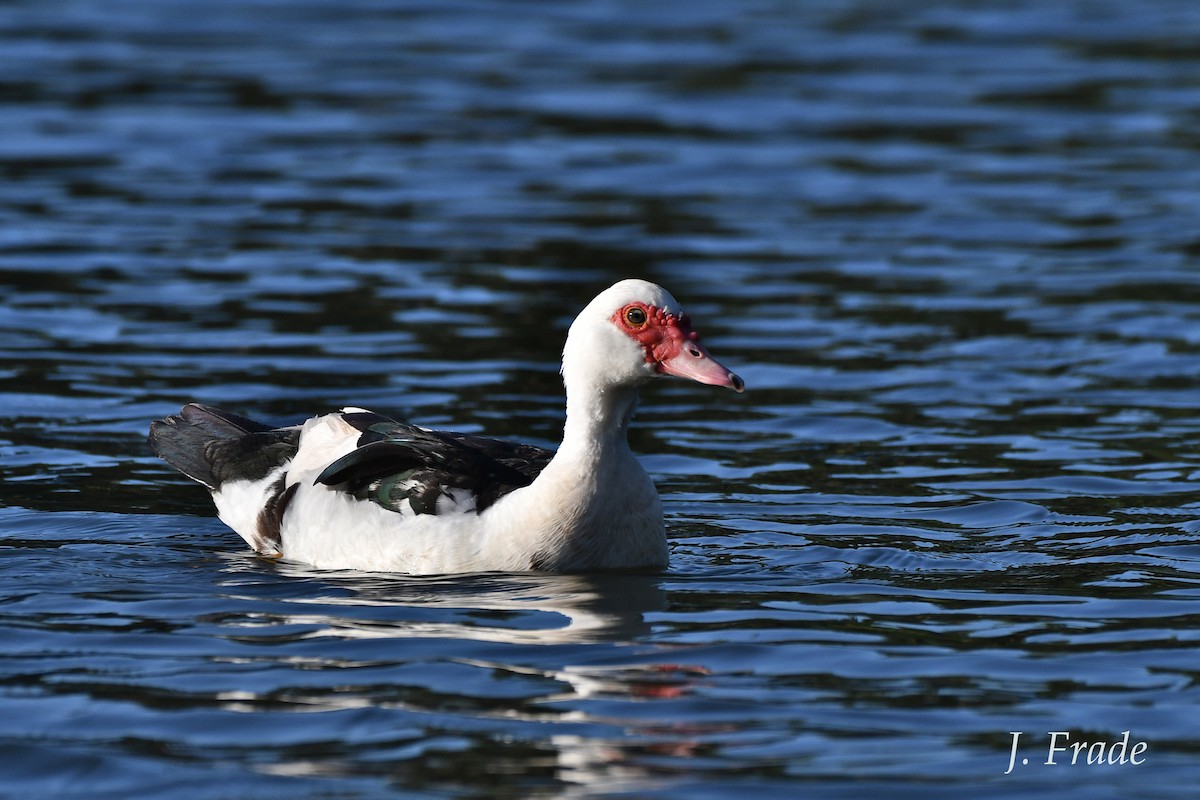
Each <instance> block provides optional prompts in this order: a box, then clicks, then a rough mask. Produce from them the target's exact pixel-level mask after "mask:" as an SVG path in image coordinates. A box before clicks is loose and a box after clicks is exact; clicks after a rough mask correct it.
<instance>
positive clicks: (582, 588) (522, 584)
mask: <svg viewBox="0 0 1200 800" xmlns="http://www.w3.org/2000/svg"><path fill="white" fill-rule="evenodd" d="M279 569H280V570H281V571H282V572H283V574H285V575H287V576H288V577H289V578H309V579H311V580H314V581H315V583H316V585H315V587H314V589H313V591H311V592H305V594H304V595H303V596H302V597H296V598H293V599H291V600H290V601H289V602H288V606H289V608H290V610H289V611H288V612H286V613H285V614H284V616H283V618H280V619H276V620H275V622H277V623H286V624H302V625H315V626H317V630H314V631H311V632H309V633H308V634H306V636H312V637H323V636H331V637H335V638H347V639H410V638H419V639H424V638H439V639H441V638H444V639H452V640H473V641H485V642H508V643H512V644H539V645H540V644H550V645H554V644H571V643H579V644H591V643H596V642H613V641H615V642H623V641H636V640H638V639H640V638H642V637H644V636H646V635H647V634H649V633H650V632H651V626H650V623H649V622H647V621H646V619H645V615H646V614H648V613H652V612H656V611H662V610H664V609H665V608H666V607H667V601H666V595H665V593H664V592H663V590H662V588H661V587H660V586H659V579H657V578H655V577H654V576H651V575H628V574H620V573H611V574H610V573H598V574H593V575H545V574H539V573H524V574H519V573H511V574H487V575H469V576H445V577H438V578H412V579H403V580H397V579H395V578H388V577H385V576H378V577H376V576H371V575H362V574H361V573H350V572H346V573H340V574H338V573H328V572H322V573H317V574H314V573H312V572H310V571H308V570H307V569H306V568H305V567H302V566H299V565H292V564H286V563H280V564H279ZM240 582H241V581H239V583H240Z"/></svg>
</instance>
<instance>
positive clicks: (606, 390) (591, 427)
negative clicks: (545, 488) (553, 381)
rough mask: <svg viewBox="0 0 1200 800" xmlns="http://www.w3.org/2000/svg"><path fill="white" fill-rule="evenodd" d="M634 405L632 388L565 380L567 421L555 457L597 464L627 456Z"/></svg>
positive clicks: (635, 389) (633, 389)
mask: <svg viewBox="0 0 1200 800" xmlns="http://www.w3.org/2000/svg"><path fill="white" fill-rule="evenodd" d="M572 383H574V384H575V385H571V384H572ZM637 403H638V391H637V387H634V386H620V387H614V386H608V387H597V386H594V385H592V384H591V382H590V381H589V382H586V383H584V382H582V381H574V382H572V381H568V384H567V421H566V424H565V425H564V426H563V440H562V445H560V446H559V450H558V456H557V457H561V458H569V459H572V460H576V459H579V460H584V461H593V460H595V461H599V460H601V459H607V458H611V457H612V456H613V455H615V454H625V453H628V452H629V443H628V441H627V436H628V432H629V422H630V420H632V419H633V412H634V411H635V410H636V409H637Z"/></svg>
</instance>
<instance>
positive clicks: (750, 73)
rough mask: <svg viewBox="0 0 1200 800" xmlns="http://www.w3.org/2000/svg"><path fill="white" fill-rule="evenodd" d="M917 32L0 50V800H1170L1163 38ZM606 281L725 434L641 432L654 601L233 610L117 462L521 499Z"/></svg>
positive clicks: (223, 566)
mask: <svg viewBox="0 0 1200 800" xmlns="http://www.w3.org/2000/svg"><path fill="white" fill-rule="evenodd" d="M918 5H919V7H918V8H915V9H914V8H913V7H912V4H908V3H892V2H885V3H865V2H863V3H855V2H849V0H847V1H845V2H835V1H833V0H831V1H830V2H820V3H799V2H796V3H788V2H765V1H764V2H745V3H737V4H730V3H724V2H716V1H715V0H713V1H712V2H706V1H705V0H687V2H682V0H680V1H679V2H674V1H672V2H658V3H653V4H645V3H632V2H630V3H605V2H573V3H534V2H529V3H508V4H497V3H485V2H451V3H429V4H413V3H399V4H392V3H383V2H371V1H370V0H356V1H355V2H350V3H345V2H341V3H333V2H327V1H325V0H310V1H309V2H290V3H275V2H265V1H263V2H243V1H241V0H239V1H238V2H232V1H230V2H220V1H218V2H211V3H205V4H203V6H197V5H196V4H194V3H184V2H167V1H164V2H157V3H144V2H108V3H103V4H92V3H87V2H82V0H79V2H67V1H65V0H64V2H49V3H47V2H33V0H26V1H25V2H13V3H9V4H6V5H5V6H4V7H3V8H0V48H2V51H3V52H4V53H5V71H4V75H3V77H2V78H0V286H2V287H3V300H2V302H0V351H2V353H3V362H2V364H0V464H2V465H3V469H4V474H5V484H4V495H3V507H2V508H0V531H2V533H0V536H2V545H3V551H2V552H3V558H2V559H0V627H2V632H0V641H2V642H3V644H2V645H0V709H2V710H3V713H0V752H3V756H2V760H0V776H2V777H3V781H2V782H0V787H2V788H0V795H3V796H5V797H14V798H18V797H35V796H36V797H50V796H53V797H63V798H76V797H78V798H85V797H86V798H110V797H111V798H127V797H167V798H181V797H186V798H189V799H191V798H233V797H238V798H244V797H337V798H360V797H361V798H374V797H389V796H427V797H448V796H455V797H459V796H462V797H546V796H556V797H577V796H605V795H625V796H632V797H649V796H655V797H674V798H688V800H693V798H731V797H742V796H745V795H746V794H747V793H751V792H752V793H754V794H755V795H757V796H761V797H780V798H791V797H798V796H820V797H874V796H879V795H880V794H881V793H884V792H886V793H887V794H888V795H889V796H893V797H913V798H938V797H946V798H959V797H963V796H965V795H966V794H968V793H970V794H971V796H975V797H986V798H993V797H1013V796H1021V797H1044V798H1056V799H1058V798H1068V799H1071V798H1080V799H1081V800H1082V799H1083V798H1087V799H1088V800H1090V799H1091V798H1126V797H1133V796H1138V797H1159V798H1177V797H1191V796H1192V795H1193V792H1194V786H1195V784H1196V783H1197V781H1198V780H1200V723H1198V722H1197V720H1198V719H1200V713H1198V712H1200V690H1198V689H1197V685H1196V684H1197V676H1198V674H1200V673H1198V672H1197V664H1200V643H1198V639H1200V632H1198V631H1200V629H1198V627H1197V622H1198V621H1200V540H1198V538H1197V528H1198V527H1200V506H1198V504H1197V502H1196V500H1195V494H1196V487H1197V486H1198V485H1200V483H1198V481H1200V459H1198V458H1197V456H1196V454H1195V453H1196V444H1197V441H1198V440H1200V400H1198V399H1197V392H1196V388H1197V378H1196V375H1197V374H1200V273H1198V272H1197V269H1196V264H1195V262H1196V258H1197V255H1198V254H1200V234H1198V233H1197V230H1198V228H1197V222H1196V221H1197V219H1198V218H1200V214H1198V212H1200V136H1198V135H1197V130H1200V6H1197V5H1196V4H1195V3H1194V2H1190V0H1178V1H1177V2H1168V1H1167V0H1163V1H1161V2H1143V3H1120V2H1103V0H1098V1H1097V2H1083V0H1079V1H1078V2H1062V3H1054V4H1047V3H1044V2H1037V3H1034V2H1017V3H975V2H963V1H962V0H958V1H957V2H956V1H954V0H946V2H938V3H928V4H918ZM630 275H636V276H641V277H646V278H649V279H652V280H656V281H659V282H661V283H663V284H665V285H666V286H668V287H669V288H670V289H671V290H672V291H673V292H674V293H675V294H676V295H677V296H678V297H679V298H680V299H681V300H682V301H683V302H684V303H685V304H686V306H687V307H688V309H689V310H690V312H691V314H692V316H693V318H694V319H695V321H696V324H697V326H698V328H699V329H700V330H701V331H702V332H703V333H704V335H705V342H706V344H708V345H709V346H710V348H711V349H712V351H713V352H714V354H715V355H717V357H719V358H721V359H722V360H723V361H725V362H726V363H728V364H729V365H730V366H731V367H732V368H734V369H735V370H737V371H738V372H739V373H740V374H741V375H743V377H745V378H746V381H747V384H748V386H749V391H748V392H747V394H745V395H740V396H739V395H734V394H733V393H730V392H718V391H713V390H709V389H706V388H704V387H699V386H693V385H685V384H683V383H666V382H663V383H662V384H660V385H656V386H654V387H652V388H651V389H650V390H649V391H647V392H646V393H645V396H644V400H643V407H642V410H641V412H640V414H639V417H638V421H637V428H636V431H635V432H634V434H633V437H632V438H633V445H634V447H635V449H636V450H637V451H638V452H639V453H641V454H643V456H644V461H645V463H646V465H647V467H648V469H649V470H650V471H651V473H652V474H653V475H654V476H655V478H656V479H657V482H658V484H659V487H660V491H661V493H662V495H663V499H664V504H665V507H666V510H667V515H668V524H669V528H670V537H671V545H672V564H671V569H670V571H669V572H668V573H666V574H664V575H661V576H631V575H624V576H623V575H607V576H591V577H589V576H554V575H549V576H547V575H473V576H456V577H438V578H406V577H403V576H388V575H372V574H352V573H322V572H317V571H312V570H308V569H305V568H303V567H300V566H296V565H291V564H287V563H277V562H271V561H268V560H263V559H259V558H256V557H254V556H253V555H252V554H250V553H248V552H247V551H246V549H245V548H244V547H243V546H242V545H241V543H240V541H239V540H238V539H237V538H236V536H235V535H234V534H232V533H231V532H229V531H228V530H226V529H225V528H224V527H223V526H222V525H221V524H220V523H219V522H217V521H216V520H215V519H214V518H213V514H212V511H211V509H210V506H209V503H208V499H207V496H206V495H205V493H204V492H203V491H201V490H199V489H198V488H196V487H194V486H192V485H190V484H188V483H187V482H186V481H184V480H183V479H182V478H179V477H178V476H176V475H174V474H173V473H171V471H170V470H169V469H168V468H167V467H166V466H165V465H163V464H161V463H160V462H158V461H157V460H156V459H154V458H153V457H152V456H150V454H149V453H148V451H147V449H146V447H145V445H144V434H145V431H146V428H147V425H148V423H149V421H150V420H151V419H153V418H156V417H160V416H163V415H166V414H168V413H172V412H173V411H175V410H176V409H177V408H178V406H179V405H180V404H181V403H183V402H185V401H188V400H202V401H204V402H208V403H211V404H214V405H218V406H222V407H226V408H230V409H231V410H236V411H238V412H241V413H244V414H249V415H252V416H258V417H263V418H266V419H269V420H273V421H279V422H290V421H294V420H297V419H301V418H303V417H305V416H308V415H309V414H311V413H313V412H315V411H318V410H328V409H331V408H335V407H337V406H339V405H341V404H345V403H354V404H360V405H367V406H370V407H374V408H377V409H379V410H382V411H391V412H394V413H396V414H398V415H401V416H403V417H404V418H407V419H409V420H412V421H415V422H418V423H421V424H425V425H433V426H445V427H451V428H455V429H459V430H468V431H480V432H484V433H486V434H489V435H493V436H502V437H513V438H521V439H525V440H528V441H532V442H535V443H539V444H544V445H552V444H554V443H555V442H556V441H557V436H558V434H559V431H560V426H561V415H562V411H561V404H562V398H561V394H560V391H561V389H560V385H559V379H558V375H557V356H558V352H559V348H560V347H561V340H562V337H563V334H564V332H565V328H566V325H567V324H568V322H569V320H570V319H571V317H572V316H573V314H574V313H575V311H576V310H578V309H579V308H580V307H581V306H582V305H583V304H584V303H585V302H586V301H587V300H588V299H589V298H590V297H591V296H592V295H593V294H594V293H595V292H597V291H598V290H599V289H601V288H603V287H604V286H606V285H608V284H609V283H610V282H612V281H614V280H617V279H619V278H622V277H626V276H630ZM1010 731H1023V732H1024V739H1023V741H1022V749H1021V751H1020V752H1019V753H1018V763H1017V765H1016V767H1015V768H1014V770H1013V772H1012V774H1010V775H1007V776H1006V775H1005V774H1004V772H1005V770H1006V768H1007V766H1008V763H1009V755H1010V747H1011V742H1012V737H1011V735H1010V733H1009V732H1010ZM1050 731H1070V732H1072V736H1073V738H1074V739H1075V740H1086V741H1089V742H1092V741H1104V742H1115V741H1117V740H1119V739H1120V738H1121V736H1122V734H1123V732H1124V731H1129V732H1130V740H1131V741H1130V745H1131V746H1132V744H1133V743H1134V742H1138V741H1145V742H1146V743H1147V746H1148V750H1147V751H1146V752H1145V753H1144V754H1143V757H1144V763H1142V764H1141V765H1138V766H1133V765H1130V764H1125V765H1120V764H1118V765H1113V766H1096V765H1092V766H1088V765H1084V764H1077V765H1075V766H1071V765H1070V764H1069V763H1063V762H1064V761H1069V753H1068V754H1067V756H1066V757H1065V758H1064V756H1062V755H1059V756H1058V760H1057V763H1056V765H1055V766H1046V765H1044V764H1043V763H1042V762H1043V761H1044V760H1045V756H1046V748H1047V735H1048V732H1050ZM1020 757H1028V758H1029V760H1030V764H1029V765H1027V766H1022V765H1021V764H1020V762H1019V758H1020Z"/></svg>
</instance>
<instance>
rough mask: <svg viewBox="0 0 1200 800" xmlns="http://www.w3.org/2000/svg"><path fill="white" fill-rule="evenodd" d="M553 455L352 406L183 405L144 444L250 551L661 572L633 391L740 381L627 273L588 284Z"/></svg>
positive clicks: (567, 360)
mask: <svg viewBox="0 0 1200 800" xmlns="http://www.w3.org/2000/svg"><path fill="white" fill-rule="evenodd" d="M562 375H563V383H564V384H565V386H566V391H567V420H566V425H565V427H564V430H563V440H562V444H561V445H560V446H559V448H558V451H557V452H551V451H548V450H544V449H542V448H539V447H534V446H531V445H522V444H514V443H511V442H504V441H498V440H495V439H488V438H484V437H480V436H470V435H465V434H461V433H450V432H447V431H437V430H428V429H425V428H421V427H417V426H415V425H409V424H406V423H403V422H398V421H396V420H393V419H389V418H388V417H385V416H383V415H380V414H375V413H372V412H370V411H366V410H364V409H360V408H345V409H343V410H342V411H340V412H338V413H333V414H325V415H322V416H318V417H314V418H312V419H309V420H308V421H307V422H305V423H303V424H301V425H296V426H292V427H287V428H271V427H270V426H267V425H263V424H261V423H258V422H255V421H254V420H251V419H247V418H246V417H242V416H239V415H237V414H231V413H228V412H225V411H220V410H218V409H215V408H209V407H206V406H202V405H197V404H189V405H187V406H184V408H183V410H182V411H181V412H180V413H179V415H177V416H172V417H167V418H166V419H163V420H159V421H156V422H154V423H153V424H152V425H151V427H150V446H151V448H152V449H153V450H154V452H155V453H157V454H158V455H159V457H161V458H162V459H163V460H165V461H166V462H167V463H168V464H170V465H171V466H173V467H175V468H176V469H177V470H179V471H180V472H182V473H183V474H184V475H186V476H187V477H189V478H191V479H192V480H195V481H197V482H199V483H201V484H203V485H204V486H206V487H207V488H208V490H209V491H210V492H212V496H213V501H214V502H215V503H216V506H217V512H218V516H219V517H220V518H221V520H222V521H223V522H225V524H227V525H228V526H229V527H231V528H233V530H235V531H236V532H237V533H238V534H239V535H240V536H241V537H242V538H243V539H245V540H246V542H247V544H249V545H250V546H251V547H253V548H254V549H255V550H257V551H258V552H260V553H263V554H267V555H275V556H282V557H284V558H286V559H288V560H291V561H299V562H303V563H307V564H310V565H312V566H315V567H318V568H327V569H361V570H375V571H387V572H403V573H409V574H438V573H443V574H444V573H459V572H482V571H505V572H516V571H526V570H549V571H556V572H574V571H585V570H595V569H663V568H665V567H666V565H667V540H666V532H665V529H664V526H663V515H662V505H661V503H660V501H659V498H658V493H657V492H656V491H655V488H654V484H653V482H652V481H651V480H650V477H649V476H648V475H647V474H646V471H645V470H644V469H643V468H642V467H641V465H640V464H639V463H638V461H637V459H636V458H634V455H633V452H632V451H631V450H630V449H629V444H628V443H627V441H626V432H627V430H628V427H629V422H630V419H631V418H632V417H633V412H634V408H635V407H636V405H637V399H638V388H639V387H640V386H642V385H643V384H645V383H647V382H648V381H650V380H652V379H653V378H656V377H659V376H662V375H675V376H678V377H681V378H688V379H691V380H694V381H698V382H700V383H705V384H711V385H714V386H725V387H728V388H731V389H733V390H734V391H737V392H741V391H742V390H743V388H744V384H743V382H742V379H741V378H739V377H738V376H737V375H735V374H733V373H732V372H730V371H729V370H728V369H726V368H725V367H724V366H722V365H721V364H720V363H718V362H717V361H716V360H715V359H713V358H712V357H711V356H710V355H709V354H708V351H707V350H706V349H705V348H704V347H703V346H702V345H701V344H700V341H699V336H698V335H697V334H696V332H695V331H694V330H693V329H692V326H691V323H690V321H689V320H688V317H687V315H686V314H684V313H683V309H681V308H680V306H679V303H677V302H676V301H675V299H674V298H673V297H671V295H670V294H668V293H667V291H666V290H665V289H663V288H662V287H660V286H657V285H655V284H653V283H648V282H646V281H642V280H624V281H621V282H619V283H617V284H615V285H613V286H611V287H610V288H608V289H607V290H605V291H604V292H602V293H601V294H600V295H598V296H597V297H596V298H595V299H594V300H592V302H591V303H589V304H588V305H587V307H586V308H584V309H583V311H582V312H581V313H580V314H579V316H578V317H577V318H576V319H575V321H574V322H573V323H572V324H571V328H570V330H569V331H568V333H567V342H566V346H565V347H564V348H563V360H562Z"/></svg>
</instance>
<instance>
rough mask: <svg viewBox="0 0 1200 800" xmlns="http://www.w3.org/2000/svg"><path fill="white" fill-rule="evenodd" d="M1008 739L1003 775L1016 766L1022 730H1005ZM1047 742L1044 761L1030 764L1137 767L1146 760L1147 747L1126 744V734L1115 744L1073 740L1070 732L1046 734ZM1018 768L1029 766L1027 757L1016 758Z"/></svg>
mask: <svg viewBox="0 0 1200 800" xmlns="http://www.w3.org/2000/svg"><path fill="white" fill-rule="evenodd" d="M1009 735H1011V736H1012V750H1010V751H1009V753H1008V769H1006V770H1004V774H1005V775H1008V774H1010V773H1011V772H1012V771H1013V769H1015V768H1016V766H1017V763H1018V757H1017V750H1018V749H1019V748H1020V746H1021V737H1022V736H1024V735H1025V732H1024V731H1009ZM1046 736H1047V737H1048V738H1049V741H1048V743H1047V745H1046V748H1045V750H1044V752H1045V753H1046V760H1045V761H1041V762H1037V761H1035V762H1034V763H1035V764H1037V765H1039V766H1043V767H1056V766H1059V765H1061V764H1066V765H1080V764H1083V765H1088V764H1090V765H1097V764H1130V765H1132V766H1135V767H1136V766H1140V765H1141V764H1143V763H1145V761H1146V751H1147V750H1149V749H1150V745H1149V744H1147V743H1146V742H1132V743H1131V742H1130V741H1129V731H1122V732H1121V737H1120V738H1119V739H1117V740H1116V741H1105V740H1103V739H1093V740H1090V741H1089V740H1083V739H1076V738H1075V737H1074V735H1073V734H1072V733H1071V732H1070V731H1047V732H1046ZM1020 765H1021V766H1023V767H1025V766H1029V758H1028V756H1025V757H1022V758H1020Z"/></svg>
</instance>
